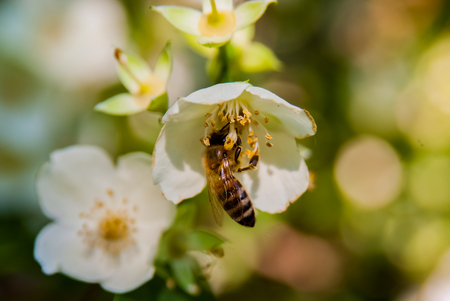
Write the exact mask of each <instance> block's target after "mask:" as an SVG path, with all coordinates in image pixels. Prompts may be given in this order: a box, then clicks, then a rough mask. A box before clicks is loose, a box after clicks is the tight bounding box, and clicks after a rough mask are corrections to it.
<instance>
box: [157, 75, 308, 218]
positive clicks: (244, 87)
mask: <svg viewBox="0 0 450 301" xmlns="http://www.w3.org/2000/svg"><path fill="white" fill-rule="evenodd" d="M163 122H164V123H165V125H164V127H163V129H162V130H161V133H160V136H159V138H158V141H157V142H156V145H155V150H154V155H153V160H154V162H153V179H154V182H155V183H156V184H160V185H161V190H162V192H163V193H164V195H165V197H166V198H167V199H168V200H171V201H172V202H174V203H179V202H180V201H181V200H183V199H186V198H190V197H193V196H194V195H196V194H198V193H199V192H200V191H202V189H203V188H204V187H205V185H206V177H205V170H204V168H203V166H202V155H203V153H204V151H205V150H206V147H205V146H204V145H203V144H205V145H208V142H209V141H208V135H209V134H210V133H211V132H212V130H213V128H216V129H220V128H222V127H223V126H224V125H226V124H227V123H228V122H230V125H229V126H228V129H229V134H228V137H227V140H228V141H227V143H226V144H225V147H227V148H231V147H232V146H233V145H234V143H235V142H236V141H237V135H236V130H235V129H237V130H238V133H239V135H240V137H241V140H242V147H243V150H242V153H241V156H240V160H241V166H240V167H245V166H246V165H247V164H246V163H248V161H249V159H248V157H251V156H252V155H253V154H255V153H258V151H259V155H260V162H259V164H258V168H257V169H256V170H250V171H247V172H242V173H239V172H235V176H236V177H237V178H238V179H239V180H240V181H241V182H242V184H243V185H244V187H245V188H246V190H247V192H248V193H249V195H250V198H251V199H252V201H253V204H254V206H255V207H256V208H258V209H260V210H262V211H266V212H270V213H275V212H281V211H284V210H285V209H286V208H287V206H288V205H289V203H290V202H293V201H295V200H296V199H297V198H298V197H299V196H300V195H301V194H302V193H303V192H304V191H305V190H306V188H307V187H308V182H309V174H308V169H307V167H306V164H305V162H304V160H303V158H302V157H301V155H300V152H299V150H298V148H297V144H296V140H295V138H304V137H308V136H311V135H314V134H315V132H316V124H315V123H314V120H313V118H312V117H311V116H310V115H309V113H308V112H307V111H305V110H302V109H300V108H298V107H296V106H293V105H291V104H289V103H288V102H286V101H285V100H283V99H281V98H280V97H278V96H276V95H275V94H273V93H271V92H269V91H267V90H265V89H262V88H258V87H253V86H251V85H250V84H248V83H225V84H218V85H215V86H212V87H209V88H206V89H202V90H199V91H196V92H194V93H192V94H190V95H189V96H187V97H184V98H180V99H179V100H178V101H177V102H176V103H175V104H174V106H173V107H172V108H170V109H169V111H167V113H166V114H165V115H164V117H163ZM199 139H201V140H202V141H203V144H202V143H200V142H199ZM264 140H266V143H264V142H263V141H264ZM259 144H261V145H262V146H261V147H259V146H258V145H259Z"/></svg>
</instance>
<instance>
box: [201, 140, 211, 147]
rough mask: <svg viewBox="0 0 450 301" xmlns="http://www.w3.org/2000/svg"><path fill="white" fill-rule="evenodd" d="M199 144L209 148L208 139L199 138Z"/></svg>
mask: <svg viewBox="0 0 450 301" xmlns="http://www.w3.org/2000/svg"><path fill="white" fill-rule="evenodd" d="M200 142H201V143H202V144H203V145H204V146H210V143H209V138H200Z"/></svg>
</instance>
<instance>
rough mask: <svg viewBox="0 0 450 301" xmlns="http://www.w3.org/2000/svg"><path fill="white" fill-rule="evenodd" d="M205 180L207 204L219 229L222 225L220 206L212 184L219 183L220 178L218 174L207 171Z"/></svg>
mask: <svg viewBox="0 0 450 301" xmlns="http://www.w3.org/2000/svg"><path fill="white" fill-rule="evenodd" d="M206 180H207V184H206V186H207V187H208V195H209V202H210V203H211V209H212V213H213V216H214V220H215V221H216V223H217V225H219V227H222V225H223V209H222V204H221V203H220V201H219V198H218V197H217V192H216V191H215V189H214V185H213V183H216V182H217V181H220V177H219V175H218V174H216V173H214V172H211V171H209V172H207V173H206Z"/></svg>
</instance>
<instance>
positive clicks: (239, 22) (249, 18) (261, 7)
mask: <svg viewBox="0 0 450 301" xmlns="http://www.w3.org/2000/svg"><path fill="white" fill-rule="evenodd" d="M271 3H277V1H276V0H262V1H261V0H250V1H247V2H244V3H242V4H241V5H239V6H238V7H236V9H235V10H234V14H235V16H236V28H237V29H238V30H239V29H241V28H244V27H245V26H248V25H250V24H252V23H255V22H256V21H257V20H258V19H259V18H261V16H262V15H263V14H264V12H265V11H266V9H267V6H269V4H271Z"/></svg>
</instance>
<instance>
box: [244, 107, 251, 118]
mask: <svg viewBox="0 0 450 301" xmlns="http://www.w3.org/2000/svg"><path fill="white" fill-rule="evenodd" d="M242 113H244V115H245V117H247V118H249V117H250V116H252V113H250V112H249V111H248V110H247V109H245V110H244V111H242Z"/></svg>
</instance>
